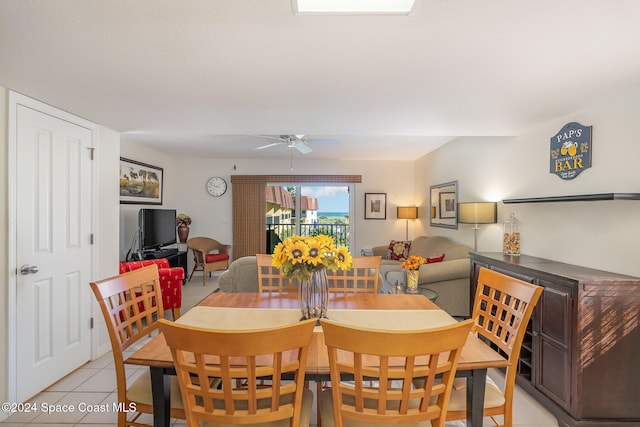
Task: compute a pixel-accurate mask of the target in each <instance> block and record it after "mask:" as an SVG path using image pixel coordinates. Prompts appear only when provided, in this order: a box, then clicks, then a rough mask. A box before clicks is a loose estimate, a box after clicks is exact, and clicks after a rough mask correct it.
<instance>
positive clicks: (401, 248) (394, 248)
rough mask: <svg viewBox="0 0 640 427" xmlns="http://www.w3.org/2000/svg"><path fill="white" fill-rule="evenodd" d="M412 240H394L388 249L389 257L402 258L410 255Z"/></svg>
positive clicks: (393, 258)
mask: <svg viewBox="0 0 640 427" xmlns="http://www.w3.org/2000/svg"><path fill="white" fill-rule="evenodd" d="M410 248H411V241H407V242H405V241H402V240H392V241H391V242H390V243H389V249H388V250H387V257H386V258H387V259H392V260H401V259H406V258H408V257H409V250H410Z"/></svg>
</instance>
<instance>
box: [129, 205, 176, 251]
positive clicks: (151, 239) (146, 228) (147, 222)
mask: <svg viewBox="0 0 640 427" xmlns="http://www.w3.org/2000/svg"><path fill="white" fill-rule="evenodd" d="M138 227H139V228H140V249H142V250H157V249H160V248H162V247H163V246H167V245H172V244H174V243H176V210H175V209H140V212H138Z"/></svg>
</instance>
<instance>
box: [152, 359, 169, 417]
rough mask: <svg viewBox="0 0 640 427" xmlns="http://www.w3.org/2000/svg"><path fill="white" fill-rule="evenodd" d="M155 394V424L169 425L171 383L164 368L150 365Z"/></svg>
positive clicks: (153, 392) (153, 394)
mask: <svg viewBox="0 0 640 427" xmlns="http://www.w3.org/2000/svg"><path fill="white" fill-rule="evenodd" d="M149 369H150V370H151V394H152V396H153V426H154V427H169V422H170V421H171V383H170V381H169V376H168V375H165V372H164V368H158V367H150V368H149Z"/></svg>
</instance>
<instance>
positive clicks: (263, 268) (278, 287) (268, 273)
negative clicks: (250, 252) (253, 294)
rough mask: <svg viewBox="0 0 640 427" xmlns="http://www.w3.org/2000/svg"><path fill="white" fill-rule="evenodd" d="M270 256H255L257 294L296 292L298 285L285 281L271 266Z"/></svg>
mask: <svg viewBox="0 0 640 427" xmlns="http://www.w3.org/2000/svg"><path fill="white" fill-rule="evenodd" d="M272 259H273V258H272V256H271V255H265V254H256V262H257V264H258V292H298V283H297V281H295V280H291V279H287V278H286V277H284V276H283V275H282V271H281V270H280V269H279V268H277V267H274V266H273V265H271V261H272Z"/></svg>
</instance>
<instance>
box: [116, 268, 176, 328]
mask: <svg viewBox="0 0 640 427" xmlns="http://www.w3.org/2000/svg"><path fill="white" fill-rule="evenodd" d="M152 264H156V265H157V266H158V276H160V291H161V292H162V305H163V307H164V309H165V310H168V309H171V314H172V315H173V320H176V319H177V318H178V317H180V307H182V285H183V283H184V269H183V268H182V267H171V266H169V261H168V260H167V259H166V258H158V259H145V260H142V261H129V262H120V274H122V273H126V272H129V271H132V270H137V269H139V268H142V267H145V266H147V265H152Z"/></svg>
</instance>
